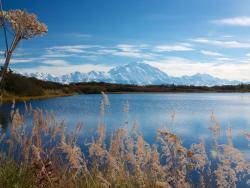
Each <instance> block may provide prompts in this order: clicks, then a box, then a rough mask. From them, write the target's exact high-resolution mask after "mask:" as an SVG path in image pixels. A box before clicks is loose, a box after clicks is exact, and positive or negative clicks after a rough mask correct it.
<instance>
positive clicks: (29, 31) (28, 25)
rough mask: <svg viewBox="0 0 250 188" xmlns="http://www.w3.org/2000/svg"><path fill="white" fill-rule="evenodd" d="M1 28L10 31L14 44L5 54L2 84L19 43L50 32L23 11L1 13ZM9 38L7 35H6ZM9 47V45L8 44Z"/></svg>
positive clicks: (33, 15) (1, 77) (35, 18)
mask: <svg viewBox="0 0 250 188" xmlns="http://www.w3.org/2000/svg"><path fill="white" fill-rule="evenodd" d="M0 20H2V21H0V28H3V27H4V29H9V30H10V32H11V33H12V34H13V35H12V39H11V40H12V42H11V45H10V47H9V48H7V49H6V52H5V63H4V65H3V68H2V72H1V73H0V84H1V83H2V81H3V78H4V75H5V73H6V72H7V69H8V67H9V64H10V60H11V57H12V54H13V52H14V50H15V49H16V47H17V45H18V43H19V42H20V41H21V40H23V39H26V40H27V39H30V38H33V37H35V36H37V35H41V34H44V33H47V32H48V29H47V26H46V25H45V24H43V23H41V22H39V21H38V19H37V16H36V15H35V14H29V13H27V12H26V11H23V10H9V11H2V12H0ZM5 37H7V35H5ZM7 45H8V44H7Z"/></svg>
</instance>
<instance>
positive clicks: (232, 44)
mask: <svg viewBox="0 0 250 188" xmlns="http://www.w3.org/2000/svg"><path fill="white" fill-rule="evenodd" d="M192 41H194V42H197V43H201V44H207V45H212V46H218V47H223V48H250V43H248V42H239V41H235V40H213V39H207V38H196V39H193V40H192Z"/></svg>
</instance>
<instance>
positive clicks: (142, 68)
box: [24, 63, 241, 86]
mask: <svg viewBox="0 0 250 188" xmlns="http://www.w3.org/2000/svg"><path fill="white" fill-rule="evenodd" d="M24 75H25V76H29V77H35V78H38V79H41V80H47V81H54V82H60V83H77V82H107V83H119V84H136V85H160V84H175V85H195V86H214V85H236V84H240V83H241V82H239V81H229V80H224V79H219V78H216V77H213V76H211V75H208V74H195V75H193V76H182V77H173V76H169V75H167V74H166V73H164V72H162V71H161V70H159V69H158V68H155V67H152V66H150V65H148V64H145V63H130V64H127V65H122V66H117V67H115V68H113V69H111V70H110V71H108V72H100V71H91V72H88V73H81V72H73V73H70V74H65V75H62V76H53V75H51V74H47V73H30V74H28V73H25V74H24Z"/></svg>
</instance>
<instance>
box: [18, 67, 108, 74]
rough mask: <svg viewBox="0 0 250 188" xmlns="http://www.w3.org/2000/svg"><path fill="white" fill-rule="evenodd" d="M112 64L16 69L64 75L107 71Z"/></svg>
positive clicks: (26, 71)
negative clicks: (77, 72) (76, 72)
mask: <svg viewBox="0 0 250 188" xmlns="http://www.w3.org/2000/svg"><path fill="white" fill-rule="evenodd" d="M111 68H112V67H111V66H106V65H93V64H84V65H69V64H68V65H64V66H45V65H44V66H38V67H35V68H18V69H14V70H16V71H17V72H21V73H34V72H41V73H50V74H52V75H56V76H59V75H63V74H69V73H72V72H75V71H79V72H83V73H87V72H90V71H93V70H95V71H104V72H107V71H109V70H110V69H111Z"/></svg>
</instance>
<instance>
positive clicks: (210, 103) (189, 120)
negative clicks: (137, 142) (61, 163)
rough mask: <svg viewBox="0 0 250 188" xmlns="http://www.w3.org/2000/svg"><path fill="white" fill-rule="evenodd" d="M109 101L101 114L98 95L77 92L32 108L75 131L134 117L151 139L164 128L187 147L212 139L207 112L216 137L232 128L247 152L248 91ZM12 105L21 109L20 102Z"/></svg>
mask: <svg viewBox="0 0 250 188" xmlns="http://www.w3.org/2000/svg"><path fill="white" fill-rule="evenodd" d="M108 97H109V100H110V106H109V107H107V108H106V109H105V115H104V117H102V116H101V114H100V104H101V100H102V95H78V96H71V97H61V98H53V99H47V100H36V101H31V105H32V107H33V108H41V109H43V110H47V111H53V112H54V113H55V115H56V118H57V119H58V120H59V121H61V120H65V121H66V125H67V131H72V130H74V127H75V126H76V124H77V123H79V122H82V123H83V124H84V127H85V130H87V129H90V128H92V129H94V130H95V128H96V126H97V125H98V123H99V122H100V121H103V122H104V123H105V125H106V127H107V130H108V132H110V131H112V130H115V129H117V128H119V127H121V126H123V127H124V126H125V125H126V122H128V125H126V126H125V127H126V128H128V129H129V128H131V127H132V125H133V124H134V123H135V122H136V124H137V126H138V131H139V132H141V133H142V134H143V135H144V137H145V139H146V140H147V141H148V142H150V143H152V142H154V140H155V137H156V133H157V130H158V129H165V128H168V129H170V130H171V131H173V132H174V133H176V134H177V135H178V136H179V137H180V138H181V139H182V141H183V143H184V145H186V146H188V145H190V144H191V143H194V142H199V140H200V139H201V138H204V139H205V140H206V141H207V142H210V140H211V131H210V130H209V127H210V126H212V124H213V123H212V122H211V114H212V113H214V114H215V116H216V118H217V120H218V121H219V123H220V125H221V127H222V132H221V135H222V137H221V142H226V139H225V130H226V129H227V128H228V127H231V128H232V131H233V140H234V142H235V146H236V147H237V148H239V149H241V150H242V151H244V152H247V147H248V143H247V141H246V140H245V139H244V137H243V136H242V133H243V132H244V131H249V132H250V116H249V115H250V94H248V93H188V94H187V93H186V94H183V93H181V94H175V93H168V94H109V95H108ZM126 101H128V103H129V112H128V113H125V112H124V104H125V103H126ZM16 108H19V109H20V111H21V112H24V103H17V104H16ZM10 109H11V105H10V104H5V105H2V107H1V109H0V114H1V116H0V119H1V121H2V122H1V123H2V125H3V127H5V128H6V127H7V126H8V117H9V112H10Z"/></svg>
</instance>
